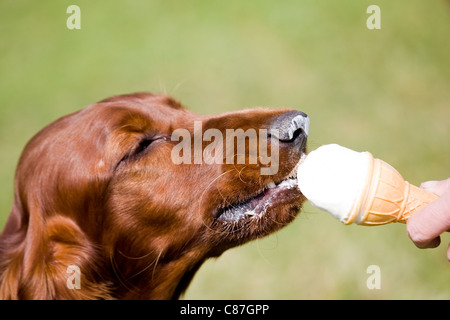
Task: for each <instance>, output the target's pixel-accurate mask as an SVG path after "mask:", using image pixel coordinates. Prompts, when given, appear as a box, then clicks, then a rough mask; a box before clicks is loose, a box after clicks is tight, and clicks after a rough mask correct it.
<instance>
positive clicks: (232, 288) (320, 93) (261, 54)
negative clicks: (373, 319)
mask: <svg viewBox="0 0 450 320" xmlns="http://www.w3.org/2000/svg"><path fill="white" fill-rule="evenodd" d="M71 4H77V5H79V6H80V8H81V27H82V28H81V30H68V29H67V28H66V19H67V18H68V16H69V15H68V14H67V13H66V9H67V7H68V6H69V5H71ZM371 4H377V5H379V6H380V8H381V26H382V29H381V30H368V29H367V28H366V19H367V18H368V16H369V15H368V14H367V13H366V9H367V7H368V6H369V5H371ZM449 39H450V3H449V2H446V1H444V0H441V1H438V0H436V1H422V0H407V1H406V0H403V1H388V0H377V1H365V0H360V1H351V0H342V1H332V0H326V1H325V0H304V1H298V0H285V1H268V0H258V1H237V0H228V1H219V0H209V1H201V0H191V1H177V2H175V1H162V0H160V1H155V0H153V1H144V0H142V1H138V0H132V1H116V0H114V1H108V2H102V3H100V2H98V1H97V2H93V1H87V0H71V1H67V0H61V1H44V0H42V1H31V0H29V1H25V0H23V1H22V0H2V1H1V2H0V151H1V157H0V181H1V184H0V228H1V227H2V226H3V225H4V223H5V221H6V218H7V216H8V214H9V210H10V207H11V203H12V199H13V191H12V190H13V179H14V170H15V166H16V163H17V160H18V158H19V155H20V152H21V151H22V149H23V147H24V145H25V143H26V142H27V141H28V140H29V139H30V138H31V137H32V136H33V135H34V134H35V133H36V132H37V131H38V130H40V129H41V128H42V127H43V126H45V125H46V124H48V123H50V122H51V121H53V120H55V119H57V118H58V117H60V116H63V115H65V114H67V113H69V112H73V111H75V110H78V109H80V108H81V107H83V106H85V105H88V104H91V103H93V102H96V101H98V100H101V99H103V98H105V97H108V96H111V95H115V94H120V93H129V92H135V91H151V92H163V93H167V94H170V95H173V96H174V97H175V98H177V99H179V100H180V101H182V102H183V103H184V104H185V105H186V106H188V107H189V108H191V109H193V110H195V111H197V112H199V113H218V112H224V111H230V110H237V109H241V108H245V107H251V106H269V107H277V106H285V107H291V108H298V109H299V110H302V111H304V112H306V113H307V114H308V115H309V116H310V118H311V129H310V139H309V148H310V150H312V149H315V148H316V147H318V146H320V145H322V144H327V143H339V144H342V145H344V146H347V147H349V148H353V149H355V150H359V151H364V150H369V151H371V152H372V153H373V154H374V155H375V156H376V157H379V158H382V159H384V160H385V161H387V162H389V163H390V164H392V165H393V166H394V167H396V168H397V169H398V170H399V171H400V172H401V173H402V175H403V176H404V177H405V178H406V179H407V180H409V181H410V182H412V183H415V184H420V182H422V181H425V180H433V179H444V178H447V177H448V176H449V175H450V171H449V168H450V166H449V164H450V148H449V142H450V126H449V120H450V103H449V101H450V45H449ZM442 238H443V239H442V240H443V244H442V245H441V246H440V247H439V248H437V249H433V250H419V249H416V248H415V246H414V245H413V244H412V242H411V241H410V240H409V238H408V236H407V234H406V231H405V226H404V225H401V224H398V225H387V226H383V227H375V228H369V227H361V226H344V225H341V224H340V223H338V222H337V221H335V220H334V219H333V218H332V217H330V216H328V215H327V214H325V213H323V212H319V211H318V210H316V209H315V208H313V207H312V206H311V205H309V204H306V205H305V208H304V210H303V212H302V213H301V214H300V215H299V217H298V218H297V219H296V221H295V222H294V223H292V224H291V225H289V226H288V227H286V228H285V229H283V230H282V231H280V232H278V233H276V234H274V235H272V236H269V237H268V238H265V239H263V240H258V241H254V242H252V243H249V244H247V245H245V246H242V247H240V248H235V249H232V250H229V251H228V252H226V253H224V254H223V255H222V257H220V258H219V259H215V260H210V261H209V262H207V263H206V264H205V265H204V266H203V267H202V268H201V269H200V271H199V273H198V274H197V275H196V277H195V278H194V281H193V283H192V285H191V286H190V287H189V289H188V290H187V293H186V295H185V298H190V299H210V298H217V299H220V298H227V299H234V298H236V299H279V298H281V299H416V298H417V299H418V298H420V299H428V298H435V299H449V298H450V265H449V263H448V262H447V261H446V259H445V250H446V246H447V243H448V242H449V241H450V237H449V235H448V234H445V235H443V237H442ZM372 264H375V265H378V266H379V267H380V269H381V289H380V290H369V289H368V288H367V286H366V280H367V278H368V277H369V274H367V273H366V269H367V267H368V266H369V265H372Z"/></svg>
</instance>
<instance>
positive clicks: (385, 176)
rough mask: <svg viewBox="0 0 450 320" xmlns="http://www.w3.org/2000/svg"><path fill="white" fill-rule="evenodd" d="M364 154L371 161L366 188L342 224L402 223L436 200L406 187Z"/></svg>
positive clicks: (389, 169)
mask: <svg viewBox="0 0 450 320" xmlns="http://www.w3.org/2000/svg"><path fill="white" fill-rule="evenodd" d="M366 154H368V156H369V158H370V159H371V160H370V161H369V170H368V174H367V177H366V185H365V187H364V188H363V190H362V192H361V195H360V196H359V199H357V201H355V202H354V205H353V207H352V209H351V211H350V214H349V215H348V217H347V218H346V219H345V220H344V221H343V222H344V223H345V224H351V223H356V224H360V225H367V226H373V225H381V224H387V223H391V222H402V223H406V221H407V220H408V218H409V217H410V216H411V215H412V214H413V213H414V212H415V211H417V210H418V209H420V208H422V207H423V206H425V205H427V204H429V203H430V202H432V201H434V200H436V199H437V198H438V197H439V196H438V195H436V194H434V193H431V192H428V191H425V190H423V189H420V188H418V187H416V186H414V185H412V184H410V183H408V182H407V181H405V180H404V179H403V177H402V176H401V175H400V173H399V172H398V171H397V170H395V169H394V168H393V167H391V166H390V165H389V164H388V163H386V162H384V161H383V160H380V159H374V157H373V156H372V154H370V153H369V152H366Z"/></svg>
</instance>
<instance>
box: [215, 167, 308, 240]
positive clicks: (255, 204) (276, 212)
mask: <svg viewBox="0 0 450 320" xmlns="http://www.w3.org/2000/svg"><path fill="white" fill-rule="evenodd" d="M299 163H300V162H299ZM297 168H298V164H297V165H296V166H295V168H294V169H293V170H292V171H291V173H290V174H289V176H288V177H286V178H285V179H284V180H282V181H280V182H278V183H273V182H272V183H270V184H268V185H267V186H266V187H265V188H263V189H262V190H261V191H260V192H258V193H257V194H256V195H255V196H251V197H249V198H248V199H246V200H245V201H241V202H239V203H235V204H232V205H229V206H227V207H225V208H221V209H220V210H219V211H218V212H217V213H216V215H215V221H214V223H213V228H214V229H215V230H218V231H221V232H220V233H221V238H222V240H223V241H227V240H228V241H230V243H233V245H238V244H242V243H244V242H246V241H249V240H252V239H256V238H260V237H263V236H266V235H268V234H270V233H272V232H274V231H276V230H278V229H280V228H282V227H284V226H285V225H287V224H288V223H290V222H291V221H292V220H293V219H294V218H295V217H296V216H297V214H298V213H299V211H300V209H301V206H302V204H303V202H304V201H305V197H304V196H303V194H302V193H301V192H300V189H299V188H298V183H297Z"/></svg>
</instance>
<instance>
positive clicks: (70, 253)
mask: <svg viewBox="0 0 450 320" xmlns="http://www.w3.org/2000/svg"><path fill="white" fill-rule="evenodd" d="M16 197H17V195H16ZM42 209H43V208H42V207H41V206H40V204H39V203H38V202H37V201H33V200H28V201H27V202H26V203H21V202H20V201H18V199H17V198H16V200H15V202H14V205H13V209H12V211H11V215H10V218H9V220H8V222H7V224H6V226H5V229H4V231H3V233H2V236H1V238H0V299H2V300H3V299H109V298H110V295H109V286H108V284H107V283H102V282H101V281H99V279H98V277H100V278H101V273H100V270H101V266H100V263H99V262H98V261H96V259H95V257H98V256H99V254H98V252H96V248H95V245H94V244H93V243H92V242H91V241H90V240H89V239H88V237H87V236H86V234H85V233H84V232H83V231H82V230H81V229H80V227H79V226H78V224H77V223H76V222H75V221H74V220H72V219H71V218H69V217H66V216H63V215H60V214H55V213H53V214H52V215H50V216H45V214H44V212H43V211H44V210H42ZM74 273H75V274H74ZM74 282H75V284H78V286H77V285H74Z"/></svg>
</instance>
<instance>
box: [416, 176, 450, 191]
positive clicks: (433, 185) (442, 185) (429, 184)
mask: <svg viewBox="0 0 450 320" xmlns="http://www.w3.org/2000/svg"><path fill="white" fill-rule="evenodd" d="M420 188H422V189H424V190H427V191H429V192H433V193H436V194H438V195H442V194H443V193H444V192H445V191H446V190H448V189H450V178H449V179H446V180H441V181H426V182H423V183H422V184H421V185H420Z"/></svg>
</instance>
